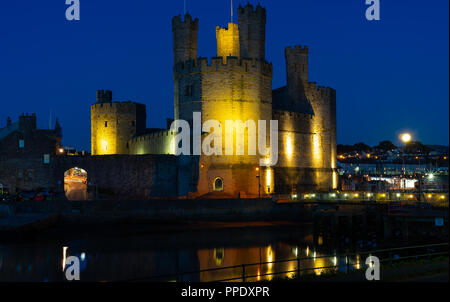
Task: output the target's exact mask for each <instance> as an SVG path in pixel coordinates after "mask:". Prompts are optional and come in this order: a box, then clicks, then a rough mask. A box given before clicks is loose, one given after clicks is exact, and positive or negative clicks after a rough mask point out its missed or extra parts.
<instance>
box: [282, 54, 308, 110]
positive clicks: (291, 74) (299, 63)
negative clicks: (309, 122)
mask: <svg viewBox="0 0 450 302" xmlns="http://www.w3.org/2000/svg"><path fill="white" fill-rule="evenodd" d="M285 56H286V77H287V89H288V93H289V97H290V98H291V100H292V101H293V102H296V103H298V105H299V106H300V107H301V108H304V109H305V111H307V110H306V108H311V105H310V103H309V101H308V99H307V97H306V92H305V85H306V84H307V83H308V46H305V47H302V46H294V47H287V48H286V49H285ZM311 113H313V112H311Z"/></svg>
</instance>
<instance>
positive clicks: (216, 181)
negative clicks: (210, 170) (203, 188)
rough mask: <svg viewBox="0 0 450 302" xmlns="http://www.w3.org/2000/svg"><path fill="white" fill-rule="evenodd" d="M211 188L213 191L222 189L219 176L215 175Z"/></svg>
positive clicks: (221, 180)
mask: <svg viewBox="0 0 450 302" xmlns="http://www.w3.org/2000/svg"><path fill="white" fill-rule="evenodd" d="M213 190H214V191H223V179H222V178H220V177H216V178H215V179H214V182H213Z"/></svg>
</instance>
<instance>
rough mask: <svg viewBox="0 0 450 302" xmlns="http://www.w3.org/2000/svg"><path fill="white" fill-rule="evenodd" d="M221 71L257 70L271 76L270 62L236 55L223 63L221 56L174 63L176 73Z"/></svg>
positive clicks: (271, 67)
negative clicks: (241, 57) (240, 57)
mask: <svg viewBox="0 0 450 302" xmlns="http://www.w3.org/2000/svg"><path fill="white" fill-rule="evenodd" d="M214 71H217V72H221V71H239V72H257V73H262V74H265V75H268V76H272V72H273V66H272V63H268V62H265V61H261V60H257V59H246V58H243V59H239V58H238V57H227V60H226V62H225V63H224V61H223V58H222V57H213V58H211V59H208V58H197V59H195V60H188V61H185V62H180V63H178V64H176V65H175V68H174V72H175V73H176V74H178V75H182V74H189V73H196V72H214Z"/></svg>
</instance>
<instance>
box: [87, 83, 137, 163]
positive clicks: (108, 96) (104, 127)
mask: <svg viewBox="0 0 450 302" xmlns="http://www.w3.org/2000/svg"><path fill="white" fill-rule="evenodd" d="M145 126H146V112H145V105H143V104H138V103H134V102H113V101H112V92H111V91H109V90H107V91H104V90H98V91H97V103H96V104H94V105H92V106H91V153H92V155H113V154H129V146H128V145H127V142H128V140H129V139H130V138H132V137H133V136H135V135H139V134H140V133H142V131H143V130H144V129H145Z"/></svg>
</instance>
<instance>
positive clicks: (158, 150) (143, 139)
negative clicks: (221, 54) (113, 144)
mask: <svg viewBox="0 0 450 302" xmlns="http://www.w3.org/2000/svg"><path fill="white" fill-rule="evenodd" d="M174 137H175V134H174V133H173V132H172V131H170V130H159V131H155V132H152V133H148V134H144V135H140V136H137V137H133V138H132V139H130V140H129V141H128V146H129V152H130V154H136V155H142V154H174V148H175V145H174Z"/></svg>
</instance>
